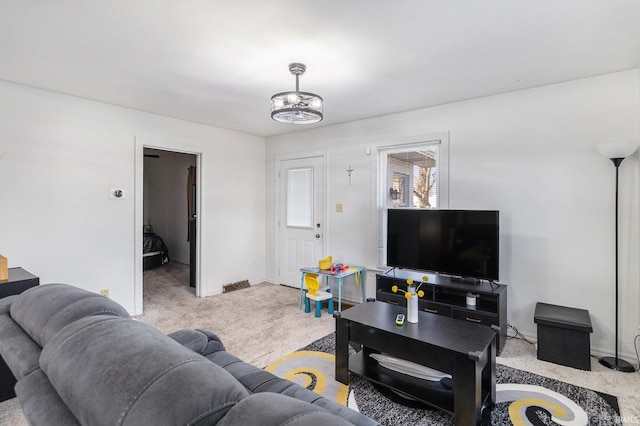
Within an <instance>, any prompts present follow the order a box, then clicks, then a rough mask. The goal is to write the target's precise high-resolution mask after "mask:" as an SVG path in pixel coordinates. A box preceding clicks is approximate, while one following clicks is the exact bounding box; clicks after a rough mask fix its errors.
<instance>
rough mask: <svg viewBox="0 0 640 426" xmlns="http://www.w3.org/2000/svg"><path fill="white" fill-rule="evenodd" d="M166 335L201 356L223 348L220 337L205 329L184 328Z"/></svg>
mask: <svg viewBox="0 0 640 426" xmlns="http://www.w3.org/2000/svg"><path fill="white" fill-rule="evenodd" d="M168 336H169V337H171V338H172V339H173V340H175V341H176V342H178V343H180V344H181V345H182V346H184V347H185V348H188V349H191V350H192V351H194V352H196V353H199V354H200V355H202V356H207V355H209V354H212V353H214V352H219V351H224V350H225V349H224V345H223V344H222V341H221V340H220V338H219V337H218V336H217V335H216V334H215V333H212V332H210V331H207V330H200V329H195V330H194V329H190V328H185V329H182V330H178V331H174V332H173V333H171V334H169V335H168Z"/></svg>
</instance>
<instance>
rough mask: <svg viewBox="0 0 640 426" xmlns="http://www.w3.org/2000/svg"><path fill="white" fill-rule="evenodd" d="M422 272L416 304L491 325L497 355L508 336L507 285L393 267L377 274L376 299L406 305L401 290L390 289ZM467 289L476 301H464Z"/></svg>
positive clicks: (476, 322) (439, 312)
mask: <svg viewBox="0 0 640 426" xmlns="http://www.w3.org/2000/svg"><path fill="white" fill-rule="evenodd" d="M424 275H427V276H428V277H429V280H428V281H427V282H426V283H424V284H422V286H421V287H420V290H422V291H423V292H424V295H423V296H422V297H421V298H420V299H418V308H419V309H420V310H421V311H424V312H428V313H431V314H435V315H443V316H447V317H452V318H455V319H459V320H462V321H467V322H470V323H474V324H482V325H486V326H489V327H493V328H494V329H495V330H496V333H497V341H496V352H497V354H498V355H499V354H500V352H501V351H502V348H504V344H505V342H506V340H507V286H505V285H502V284H493V283H489V282H486V281H482V282H480V283H478V284H470V283H466V282H458V281H455V280H452V279H451V278H449V277H443V276H440V275H435V274H422V273H419V272H415V271H406V270H399V269H394V270H391V271H388V272H387V273H384V274H378V275H376V299H377V300H380V301H382V302H387V303H391V304H394V305H401V306H407V299H405V297H404V295H403V294H402V293H401V292H398V293H393V291H392V287H393V286H394V285H397V286H398V287H399V288H402V289H406V281H407V279H409V278H411V279H413V280H414V281H415V282H422V280H423V278H422V277H423V276H424ZM468 293H471V294H473V295H475V296H476V297H475V300H476V304H475V305H467V294H468Z"/></svg>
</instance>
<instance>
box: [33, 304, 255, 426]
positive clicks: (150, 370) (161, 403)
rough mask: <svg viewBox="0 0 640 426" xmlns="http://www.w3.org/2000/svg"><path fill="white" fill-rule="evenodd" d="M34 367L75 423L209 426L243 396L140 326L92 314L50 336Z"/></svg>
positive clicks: (231, 382) (220, 372)
mask: <svg viewBox="0 0 640 426" xmlns="http://www.w3.org/2000/svg"><path fill="white" fill-rule="evenodd" d="M40 365H41V368H42V370H43V371H44V373H45V374H46V375H47V376H48V377H49V380H50V381H51V383H52V385H53V387H54V388H55V389H56V391H57V393H58V394H59V395H60V398H61V399H62V400H63V401H64V403H65V404H66V405H67V406H68V407H69V410H70V411H71V412H72V413H73V414H74V416H75V417H76V418H77V419H78V420H79V422H80V423H81V424H91V425H101V424H110V425H112V424H122V425H140V424H154V425H164V424H167V425H169V424H191V423H197V422H200V421H204V422H209V423H211V424H214V423H216V422H217V421H218V420H219V419H221V418H222V417H223V416H224V415H225V414H226V412H227V411H228V410H229V409H230V408H231V407H233V405H235V404H236V403H237V402H238V401H240V400H242V399H243V398H245V397H247V396H248V392H247V390H246V389H245V388H244V387H243V386H242V385H241V384H240V383H238V382H237V381H236V380H235V379H234V378H233V377H232V376H231V375H230V374H229V373H227V372H226V371H225V370H224V369H223V368H221V367H219V366H217V365H214V364H212V363H210V362H209V361H208V360H207V359H206V358H204V357H202V356H201V355H199V354H196V353H194V352H193V351H191V350H189V349H187V348H185V347H183V346H182V345H180V344H179V343H177V342H176V341H174V340H172V339H170V338H169V337H167V336H165V335H164V334H162V333H161V332H160V331H159V330H157V329H155V328H153V327H151V326H150V325H148V324H145V323H142V322H140V321H135V320H132V319H127V318H119V317H115V316H103V315H97V316H93V317H86V318H82V319H80V320H78V321H76V322H74V323H72V324H70V325H68V326H67V327H65V328H64V329H63V330H61V331H60V332H59V333H58V334H56V335H55V336H54V337H53V338H51V340H50V341H49V342H48V343H47V345H46V346H45V347H44V349H43V350H42V355H41V357H40Z"/></svg>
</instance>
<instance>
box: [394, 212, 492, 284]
mask: <svg viewBox="0 0 640 426" xmlns="http://www.w3.org/2000/svg"><path fill="white" fill-rule="evenodd" d="M499 216H500V215H499V212H498V211H495V210H418V209H389V210H388V215H387V265H388V266H393V267H398V268H408V269H417V270H421V271H431V272H436V273H440V274H446V275H452V276H456V277H458V276H459V277H464V278H479V279H485V280H490V281H497V280H498V269H499V254H500V252H499V232H500V217H499Z"/></svg>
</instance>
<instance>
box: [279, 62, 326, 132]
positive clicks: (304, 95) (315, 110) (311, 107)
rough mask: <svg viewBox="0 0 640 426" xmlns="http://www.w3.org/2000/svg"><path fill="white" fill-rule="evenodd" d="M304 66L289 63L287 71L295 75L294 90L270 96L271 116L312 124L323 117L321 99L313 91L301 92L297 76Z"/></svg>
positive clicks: (293, 122)
mask: <svg viewBox="0 0 640 426" xmlns="http://www.w3.org/2000/svg"><path fill="white" fill-rule="evenodd" d="M305 70H306V66H305V65H304V64H300V63H293V64H289V71H290V72H291V74H293V75H295V76H296V90H295V91H292V92H282V93H276V94H275V95H273V96H272V97H271V118H273V119H274V120H275V121H278V122H280V123H287V124H313V123H317V122H318V121H321V120H322V118H323V111H322V102H323V99H322V98H321V97H320V96H318V95H316V94H315V93H309V92H301V91H300V89H299V77H300V76H301V75H302V74H304V72H305Z"/></svg>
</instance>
